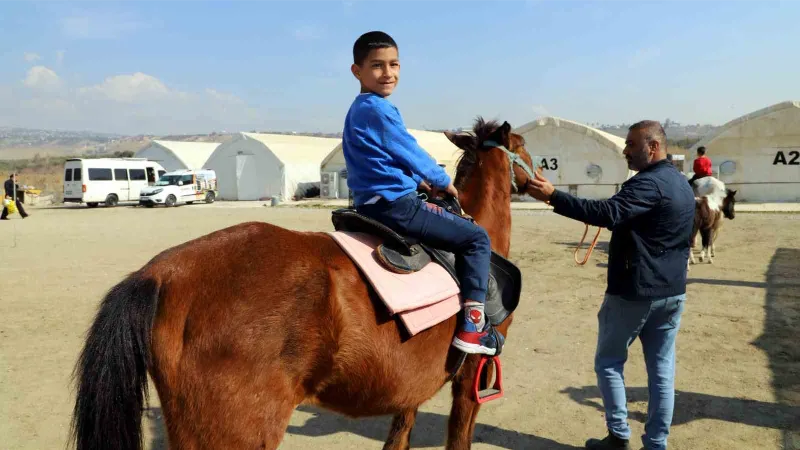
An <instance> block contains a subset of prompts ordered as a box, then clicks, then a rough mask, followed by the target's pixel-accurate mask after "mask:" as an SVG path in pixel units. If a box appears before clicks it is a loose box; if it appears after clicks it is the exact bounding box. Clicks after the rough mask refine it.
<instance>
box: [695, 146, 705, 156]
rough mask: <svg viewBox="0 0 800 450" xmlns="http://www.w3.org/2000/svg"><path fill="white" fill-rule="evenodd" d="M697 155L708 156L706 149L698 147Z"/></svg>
mask: <svg viewBox="0 0 800 450" xmlns="http://www.w3.org/2000/svg"><path fill="white" fill-rule="evenodd" d="M697 154H698V155H700V156H703V155H705V154H706V148H705V147H697Z"/></svg>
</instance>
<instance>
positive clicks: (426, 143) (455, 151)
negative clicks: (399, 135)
mask: <svg viewBox="0 0 800 450" xmlns="http://www.w3.org/2000/svg"><path fill="white" fill-rule="evenodd" d="M408 132H409V134H411V135H412V136H414V139H416V140H417V143H418V144H419V145H420V147H422V148H423V149H424V150H425V151H427V152H428V154H429V155H431V156H432V157H433V159H435V160H436V162H438V163H439V164H446V165H448V166H451V165H453V163H454V162H455V161H456V160H457V159H458V158H459V157H460V155H461V149H459V148H458V147H456V145H455V144H453V143H452V142H450V139H447V136H445V135H444V133H442V132H435V131H425V130H415V129H412V128H409V129H408ZM341 152H342V144H341V140H340V141H339V145H337V146H336V147H335V148H334V149H333V150H331V151H330V152H329V153H328V156H326V157H325V159H323V160H322V163H321V164H320V166H324V165H325V164H327V163H328V162H330V161H331V160H332V159H333V158H335V157H336V155H338V154H340V153H341Z"/></svg>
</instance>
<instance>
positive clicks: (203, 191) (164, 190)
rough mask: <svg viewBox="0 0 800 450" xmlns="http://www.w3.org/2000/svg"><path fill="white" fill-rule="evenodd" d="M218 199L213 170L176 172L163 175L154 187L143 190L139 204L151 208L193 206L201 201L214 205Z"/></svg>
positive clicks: (215, 177)
mask: <svg viewBox="0 0 800 450" xmlns="http://www.w3.org/2000/svg"><path fill="white" fill-rule="evenodd" d="M216 198H217V174H216V173H215V172H214V171H213V170H208V169H203V170H176V171H173V172H167V173H165V174H164V175H162V176H161V178H159V179H158V182H156V184H155V185H154V186H150V187H147V188H144V189H142V192H141V195H140V197H139V204H140V205H144V206H146V207H149V208H152V207H153V206H155V205H164V206H177V205H179V204H182V203H186V204H189V205H191V204H192V203H194V202H196V201H201V200H202V201H205V202H206V203H214V200H216Z"/></svg>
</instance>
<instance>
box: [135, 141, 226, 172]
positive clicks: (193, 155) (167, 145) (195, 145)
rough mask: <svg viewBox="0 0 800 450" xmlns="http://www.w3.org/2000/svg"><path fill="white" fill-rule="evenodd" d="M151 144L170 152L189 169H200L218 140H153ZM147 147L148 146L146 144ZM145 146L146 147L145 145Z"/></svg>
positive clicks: (217, 144)
mask: <svg viewBox="0 0 800 450" xmlns="http://www.w3.org/2000/svg"><path fill="white" fill-rule="evenodd" d="M153 144H156V145H158V146H159V147H162V148H163V149H164V150H166V151H168V152H170V153H172V154H173V155H174V156H175V158H177V159H178V160H179V161H181V162H182V163H183V165H185V166H186V167H188V168H190V169H201V168H203V165H204V164H205V163H206V161H208V158H209V157H210V156H211V154H212V153H214V150H216V148H217V147H218V146H219V142H182V141H162V140H154V141H153ZM148 147H149V146H148ZM145 148H147V147H145Z"/></svg>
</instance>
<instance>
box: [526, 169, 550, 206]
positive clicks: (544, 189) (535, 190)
mask: <svg viewBox="0 0 800 450" xmlns="http://www.w3.org/2000/svg"><path fill="white" fill-rule="evenodd" d="M555 190H556V188H554V187H553V185H552V184H551V183H550V181H548V180H547V178H545V177H543V176H542V175H541V174H540V173H539V172H538V171H537V172H535V173H534V178H533V179H532V180H530V181H528V189H527V191H526V193H527V194H528V195H530V196H531V197H533V198H535V199H536V200H539V201H542V202H549V201H550V197H551V196H552V195H553V192H555Z"/></svg>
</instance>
